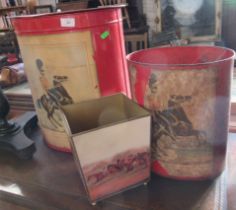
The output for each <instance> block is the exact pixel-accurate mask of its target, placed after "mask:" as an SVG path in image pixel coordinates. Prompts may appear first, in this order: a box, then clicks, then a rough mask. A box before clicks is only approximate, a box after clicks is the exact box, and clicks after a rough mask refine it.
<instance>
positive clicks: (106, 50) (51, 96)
mask: <svg viewBox="0 0 236 210" xmlns="http://www.w3.org/2000/svg"><path fill="white" fill-rule="evenodd" d="M11 21H12V24H13V26H14V29H15V32H16V34H17V39H18V42H19V46H20V51H21V55H22V57H23V61H24V64H25V71H26V74H27V77H28V81H29V85H30V88H31V91H32V95H33V100H34V104H35V108H36V112H37V115H38V118H39V124H40V127H41V128H42V131H43V134H44V137H45V140H46V141H47V143H48V145H50V146H51V147H53V148H55V149H58V150H62V151H70V145H69V140H68V137H67V135H66V134H65V132H64V126H63V124H62V120H61V118H60V112H59V108H60V106H61V105H66V104H71V103H75V102H80V101H83V100H88V99H92V98H98V97H100V96H106V95H110V94H113V93H118V92H122V93H124V94H125V95H127V96H128V97H129V96H130V87H129V79H128V70H127V64H126V60H125V48H124V37H123V27H122V15H121V8H120V7H107V8H98V9H90V10H81V11H73V12H65V13H51V14H44V15H30V16H18V17H13V18H12V19H11ZM78 117H79V116H78Z"/></svg>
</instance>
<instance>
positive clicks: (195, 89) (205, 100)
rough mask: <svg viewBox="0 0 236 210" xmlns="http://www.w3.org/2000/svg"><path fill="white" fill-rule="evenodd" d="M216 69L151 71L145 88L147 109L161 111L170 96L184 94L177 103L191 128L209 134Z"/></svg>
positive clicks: (213, 118)
mask: <svg viewBox="0 0 236 210" xmlns="http://www.w3.org/2000/svg"><path fill="white" fill-rule="evenodd" d="M216 82H217V71H216V70H215V69H201V70H195V69H193V70H174V71H171V70H167V71H155V70H154V71H152V73H151V76H150V78H149V82H148V85H147V87H146V92H145V96H144V97H145V98H144V105H145V107H147V108H148V109H150V110H158V111H164V110H167V109H169V108H170V107H169V106H170V99H171V97H173V96H175V97H183V98H184V97H186V98H188V100H186V101H184V100H182V101H181V102H179V104H178V105H180V106H181V107H182V108H183V111H184V112H185V114H186V115H187V117H188V119H189V121H190V122H191V123H192V126H193V128H194V129H197V130H204V131H206V132H207V133H208V137H212V136H214V135H213V132H214V131H213V128H214V121H215V111H216V110H215V105H216Z"/></svg>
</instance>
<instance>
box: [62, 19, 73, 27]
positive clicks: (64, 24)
mask: <svg viewBox="0 0 236 210" xmlns="http://www.w3.org/2000/svg"><path fill="white" fill-rule="evenodd" d="M60 21H61V27H75V18H61V19H60Z"/></svg>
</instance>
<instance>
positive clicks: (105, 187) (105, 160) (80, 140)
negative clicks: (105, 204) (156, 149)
mask: <svg viewBox="0 0 236 210" xmlns="http://www.w3.org/2000/svg"><path fill="white" fill-rule="evenodd" d="M149 123H150V118H149V117H147V118H143V119H137V120H132V121H127V122H125V123H120V124H116V125H114V126H108V127H104V128H101V129H97V130H92V131H90V132H87V133H82V134H81V135H78V136H74V137H73V142H74V146H75V150H76V152H77V155H78V159H79V161H80V166H81V169H82V173H83V175H84V181H85V183H86V186H87V188H88V191H89V194H90V197H91V198H92V199H97V198H101V197H104V196H107V195H109V194H112V193H114V192H118V191H120V190H121V189H124V188H125V187H129V186H132V185H133V184H137V183H139V182H142V181H145V180H146V179H148V178H149V173H150V142H149V138H148V137H149V136H150V127H149Z"/></svg>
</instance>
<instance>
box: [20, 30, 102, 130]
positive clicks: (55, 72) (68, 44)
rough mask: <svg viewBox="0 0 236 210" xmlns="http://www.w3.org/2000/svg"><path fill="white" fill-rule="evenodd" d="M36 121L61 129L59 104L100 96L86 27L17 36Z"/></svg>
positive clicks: (45, 125) (47, 126)
mask: <svg viewBox="0 0 236 210" xmlns="http://www.w3.org/2000/svg"><path fill="white" fill-rule="evenodd" d="M19 44H20V46H21V51H22V57H23V59H24V63H25V68H26V73H27V77H28V80H29V84H30V87H31V90H32V95H33V98H34V103H35V106H36V111H37V113H38V117H39V121H40V124H41V125H42V126H44V127H46V128H50V129H54V130H58V131H64V128H63V126H62V122H61V118H60V115H59V107H60V106H61V105H66V104H71V103H74V102H79V101H82V100H86V99H91V98H97V97H99V96H100V92H99V87H98V80H97V72H96V64H95V62H94V60H93V54H94V51H93V46H92V40H91V33H90V32H89V31H84V32H73V33H65V34H50V35H35V36H20V37H19Z"/></svg>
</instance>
